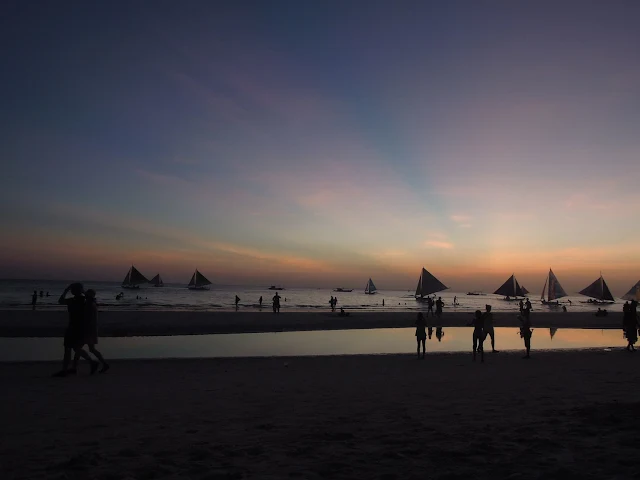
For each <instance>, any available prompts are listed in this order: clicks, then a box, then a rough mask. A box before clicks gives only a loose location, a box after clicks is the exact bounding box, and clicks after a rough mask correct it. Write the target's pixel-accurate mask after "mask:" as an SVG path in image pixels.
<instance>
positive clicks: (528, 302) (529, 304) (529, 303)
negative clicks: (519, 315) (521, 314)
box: [524, 298, 533, 311]
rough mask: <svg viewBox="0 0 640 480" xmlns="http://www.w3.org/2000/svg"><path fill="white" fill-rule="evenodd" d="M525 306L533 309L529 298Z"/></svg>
mask: <svg viewBox="0 0 640 480" xmlns="http://www.w3.org/2000/svg"><path fill="white" fill-rule="evenodd" d="M524 306H525V307H526V308H527V309H528V310H529V311H531V310H533V308H532V307H531V302H530V301H529V299H528V298H527V301H526V302H524Z"/></svg>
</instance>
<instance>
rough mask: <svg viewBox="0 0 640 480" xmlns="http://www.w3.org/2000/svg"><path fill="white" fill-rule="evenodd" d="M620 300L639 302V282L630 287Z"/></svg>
mask: <svg viewBox="0 0 640 480" xmlns="http://www.w3.org/2000/svg"><path fill="white" fill-rule="evenodd" d="M622 299H623V300H635V301H640V281H638V283H636V284H635V285H634V286H633V287H631V290H629V291H628V292H627V293H625V294H624V295H623V297H622Z"/></svg>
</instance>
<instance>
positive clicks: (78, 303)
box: [54, 283, 98, 377]
mask: <svg viewBox="0 0 640 480" xmlns="http://www.w3.org/2000/svg"><path fill="white" fill-rule="evenodd" d="M69 291H70V292H71V294H72V295H73V297H72V298H66V297H67V292H69ZM82 293H83V288H82V284H81V283H72V284H71V285H69V286H68V287H67V288H65V290H64V292H62V295H60V298H59V299H58V303H59V304H60V305H66V306H67V311H68V312H69V325H68V326H67V330H66V331H65V333H64V358H63V360H62V370H60V371H59V372H58V373H56V374H54V376H55V377H66V376H67V374H68V373H70V372H69V371H68V369H69V362H70V361H71V350H74V351H75V352H76V354H77V355H79V356H81V357H82V358H84V359H86V360H88V361H89V362H90V363H91V374H94V373H96V370H97V369H98V362H96V361H95V360H92V359H91V357H90V356H89V354H88V353H87V352H85V351H84V349H83V348H82V346H83V345H84V343H85V341H84V315H85V310H84V309H85V299H84V295H83V294H82Z"/></svg>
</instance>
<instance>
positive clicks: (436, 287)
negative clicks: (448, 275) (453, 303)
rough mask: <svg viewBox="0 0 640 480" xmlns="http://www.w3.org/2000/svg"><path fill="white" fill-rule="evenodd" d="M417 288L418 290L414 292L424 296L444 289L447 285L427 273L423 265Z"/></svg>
mask: <svg viewBox="0 0 640 480" xmlns="http://www.w3.org/2000/svg"><path fill="white" fill-rule="evenodd" d="M418 288H419V289H420V292H417V293H416V294H419V295H420V296H424V295H430V294H432V293H436V292H440V291H442V290H446V289H447V288H449V287H447V286H446V285H445V284H444V283H442V282H441V281H440V280H438V279H437V278H436V277H434V276H433V275H431V273H429V272H428V271H427V269H425V268H424V267H423V268H422V273H421V275H420V283H419V284H418Z"/></svg>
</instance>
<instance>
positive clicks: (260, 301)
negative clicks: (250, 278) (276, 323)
mask: <svg viewBox="0 0 640 480" xmlns="http://www.w3.org/2000/svg"><path fill="white" fill-rule="evenodd" d="M258 302H259V303H260V308H262V295H260V300H258Z"/></svg>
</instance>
